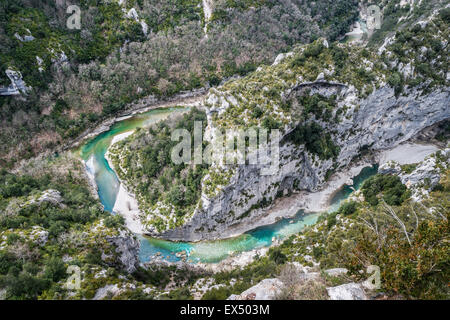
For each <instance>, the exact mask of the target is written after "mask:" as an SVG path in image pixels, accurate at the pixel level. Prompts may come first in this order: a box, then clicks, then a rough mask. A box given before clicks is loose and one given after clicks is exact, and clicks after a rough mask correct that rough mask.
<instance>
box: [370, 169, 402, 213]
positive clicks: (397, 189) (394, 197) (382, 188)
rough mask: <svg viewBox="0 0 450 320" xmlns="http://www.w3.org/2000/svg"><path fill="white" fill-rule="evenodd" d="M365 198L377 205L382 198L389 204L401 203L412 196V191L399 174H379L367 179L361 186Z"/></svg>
mask: <svg viewBox="0 0 450 320" xmlns="http://www.w3.org/2000/svg"><path fill="white" fill-rule="evenodd" d="M361 190H362V192H363V195H364V198H365V200H366V201H367V202H368V203H370V204H371V205H372V206H376V205H377V204H378V202H379V199H380V198H382V199H383V200H384V201H386V203H387V204H389V205H400V204H402V203H403V201H405V200H406V199H408V198H409V197H410V192H409V190H408V189H407V188H406V186H405V185H404V184H402V182H401V181H400V178H399V177H397V176H391V175H384V174H377V175H375V176H373V177H370V178H369V179H367V180H366V181H365V182H364V184H363V185H362V187H361Z"/></svg>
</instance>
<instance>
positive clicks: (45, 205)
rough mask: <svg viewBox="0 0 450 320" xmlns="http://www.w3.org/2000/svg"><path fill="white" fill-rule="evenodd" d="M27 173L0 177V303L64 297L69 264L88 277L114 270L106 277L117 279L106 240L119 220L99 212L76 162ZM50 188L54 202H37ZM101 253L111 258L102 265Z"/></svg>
mask: <svg viewBox="0 0 450 320" xmlns="http://www.w3.org/2000/svg"><path fill="white" fill-rule="evenodd" d="M68 165H69V166H70V168H71V169H70V170H69V171H67V167H66V166H68ZM30 168H32V170H31V171H29V173H25V174H22V175H17V174H13V173H8V172H6V171H5V170H2V171H1V172H0V212H1V215H0V287H1V288H3V289H5V290H6V292H5V293H4V294H5V296H4V298H8V299H36V298H39V297H40V298H61V297H63V296H65V295H66V294H67V293H68V292H69V291H68V290H67V289H66V288H64V283H65V281H66V279H67V278H68V277H69V274H68V273H66V270H67V267H68V265H69V264H70V265H77V266H79V267H80V268H81V269H82V270H83V271H84V272H87V273H89V272H91V271H89V270H93V269H95V268H99V267H100V268H108V267H109V266H115V267H117V269H116V270H115V271H111V272H112V273H111V275H112V276H113V275H115V276H116V277H117V275H118V274H119V273H120V272H121V264H120V262H118V261H117V260H116V259H117V257H116V253H115V247H114V246H113V245H112V244H110V243H108V241H107V240H106V237H107V236H114V235H117V233H118V231H117V230H119V229H120V228H122V225H123V221H122V220H123V219H122V218H121V217H119V216H115V217H113V216H111V215H110V214H109V213H106V212H104V211H103V209H102V208H101V206H100V205H99V203H98V201H97V200H96V199H95V198H93V197H92V195H91V192H90V190H89V188H88V187H87V183H86V181H85V180H84V178H81V176H80V173H81V170H83V168H82V166H81V165H80V164H79V162H77V160H76V159H72V158H70V157H67V156H63V157H62V158H58V159H55V160H52V161H51V162H47V160H39V161H36V162H35V163H34V165H33V166H32V167H30ZM64 170H66V171H65V172H64ZM49 189H52V190H56V191H58V192H60V194H61V200H60V202H59V203H57V202H55V201H58V200H54V201H50V200H47V201H40V200H39V199H40V198H41V197H42V195H43V194H44V193H45V191H46V190H49ZM102 221H103V223H104V226H103V227H101V224H102ZM81 239H83V240H81ZM102 252H103V253H105V254H108V255H109V254H111V257H110V259H109V260H106V261H104V260H103V259H102V258H101V253H102ZM63 257H67V260H63ZM69 261H70V263H69ZM80 294H83V293H80Z"/></svg>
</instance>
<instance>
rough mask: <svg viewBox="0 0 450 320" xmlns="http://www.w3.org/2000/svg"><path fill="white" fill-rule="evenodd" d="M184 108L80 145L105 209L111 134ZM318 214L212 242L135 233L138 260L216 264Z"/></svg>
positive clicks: (117, 129) (150, 118) (113, 185)
mask: <svg viewBox="0 0 450 320" xmlns="http://www.w3.org/2000/svg"><path fill="white" fill-rule="evenodd" d="M186 110H187V109H186V108H167V109H157V110H151V111H148V112H145V113H142V114H138V115H134V116H132V117H130V118H128V119H126V120H123V121H120V122H117V123H115V124H114V125H113V126H112V127H111V128H110V130H109V131H107V132H104V133H102V134H100V135H98V136H96V137H95V138H93V139H91V140H90V141H88V142H87V143H86V144H84V145H83V146H82V147H81V148H80V150H79V153H80V155H81V157H82V159H83V160H84V161H85V163H86V170H87V171H88V172H89V173H90V174H91V175H93V176H94V178H95V182H96V184H97V188H98V195H99V198H100V201H101V203H102V204H103V205H104V207H105V210H107V211H109V212H112V211H113V207H114V203H115V201H116V196H117V193H118V191H119V185H120V183H119V180H118V179H117V176H116V174H115V172H114V171H113V170H112V169H111V167H110V166H109V164H108V162H107V161H106V159H105V153H106V151H107V149H108V147H109V146H110V144H111V142H112V139H113V138H114V136H116V135H118V134H121V133H124V132H127V131H131V130H134V129H136V128H138V127H146V126H149V125H151V124H153V123H155V122H158V121H161V120H163V119H165V118H167V117H168V116H169V115H170V114H172V113H177V112H185V111H186ZM376 172H377V167H376V166H374V167H367V168H364V169H363V170H362V171H361V173H360V174H359V175H358V176H356V177H355V178H354V179H353V180H354V185H353V186H345V187H344V188H342V189H341V190H339V191H338V192H337V193H336V195H335V196H334V198H333V199H332V206H331V210H335V209H336V208H338V207H339V203H340V202H341V201H342V200H344V199H345V198H347V197H348V196H349V195H350V193H351V192H353V191H354V189H357V188H359V186H360V185H361V183H362V182H363V181H364V180H365V179H366V178H368V177H370V176H371V175H373V174H375V173H376ZM318 217H319V213H313V214H308V215H305V214H304V213H303V211H301V210H299V212H298V213H297V214H296V216H295V217H294V218H291V219H281V220H279V221H278V222H276V223H274V224H272V225H268V226H263V227H259V228H257V229H254V230H251V231H249V232H246V233H244V234H242V235H240V236H237V237H234V238H229V239H224V240H215V241H202V242H195V243H190V242H172V241H166V240H161V239H156V238H150V237H144V236H141V235H139V236H138V237H139V240H140V242H141V249H140V253H139V255H140V260H141V262H148V261H150V260H151V259H152V257H154V256H155V255H156V254H158V252H159V255H161V257H163V258H164V259H165V260H168V261H171V262H175V261H179V260H180V258H179V257H177V256H176V253H178V252H181V251H185V252H187V253H188V261H192V262H198V261H200V262H206V263H217V262H219V261H221V260H223V259H225V258H227V257H228V256H230V255H232V254H238V253H241V252H244V251H250V250H253V249H258V248H262V247H267V246H270V245H271V244H272V242H273V240H274V239H284V238H286V237H289V236H291V235H293V234H296V233H298V232H300V231H301V230H302V229H303V228H305V226H308V225H312V224H314V223H315V222H316V221H317V218H318Z"/></svg>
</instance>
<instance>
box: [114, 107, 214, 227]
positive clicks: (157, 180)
mask: <svg viewBox="0 0 450 320" xmlns="http://www.w3.org/2000/svg"><path fill="white" fill-rule="evenodd" d="M195 121H201V122H202V123H203V130H204V127H205V126H206V115H205V113H204V112H202V111H199V110H197V109H195V108H194V109H192V110H191V111H190V112H189V113H188V114H186V115H184V116H182V117H181V118H179V119H170V120H166V121H163V122H160V123H158V124H156V125H154V126H151V127H150V128H149V129H142V130H139V131H137V132H136V133H135V134H133V135H132V136H131V137H129V138H127V139H126V140H124V141H121V142H119V143H117V144H116V145H114V146H113V147H112V148H111V150H110V153H111V155H110V158H111V159H112V162H113V163H114V167H115V169H116V171H117V173H118V175H119V177H120V178H121V179H122V180H124V181H125V183H126V184H127V185H128V186H130V187H131V188H132V191H133V192H134V193H135V194H136V196H137V199H138V201H139V207H140V209H141V210H142V212H144V213H145V214H146V215H147V218H146V220H147V223H148V224H151V225H153V226H155V227H156V228H157V230H158V231H162V230H164V229H166V228H173V227H174V226H179V225H181V224H182V223H183V221H184V219H185V217H187V216H190V215H191V214H192V212H193V210H194V208H195V207H196V206H197V204H198V200H199V197H200V194H201V180H202V178H203V176H204V175H205V172H206V170H207V168H208V166H207V165H206V164H202V165H194V164H193V162H192V164H190V163H187V164H186V163H181V164H175V163H174V162H173V161H172V160H171V152H172V149H173V148H174V146H175V145H177V144H178V143H179V141H172V140H171V134H172V131H173V130H175V129H186V130H188V131H189V132H190V134H191V137H192V139H191V140H192V141H191V142H192V150H193V146H194V136H193V134H194V122H195ZM205 147H206V144H205V143H203V148H205Z"/></svg>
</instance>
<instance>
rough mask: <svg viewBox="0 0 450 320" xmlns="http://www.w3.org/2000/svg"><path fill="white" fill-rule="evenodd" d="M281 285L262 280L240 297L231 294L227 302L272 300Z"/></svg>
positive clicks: (276, 282)
mask: <svg viewBox="0 0 450 320" xmlns="http://www.w3.org/2000/svg"><path fill="white" fill-rule="evenodd" d="M282 288H283V283H282V282H281V281H280V280H278V279H276V278H274V279H264V280H262V281H261V282H260V283H258V284H257V285H255V286H253V287H251V288H249V289H247V290H245V291H244V292H242V293H241V294H240V295H236V294H233V295H231V296H229V297H228V299H227V300H273V299H275V297H276V296H277V295H278V294H280V292H281V289H282Z"/></svg>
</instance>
